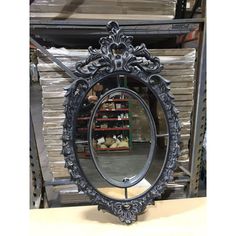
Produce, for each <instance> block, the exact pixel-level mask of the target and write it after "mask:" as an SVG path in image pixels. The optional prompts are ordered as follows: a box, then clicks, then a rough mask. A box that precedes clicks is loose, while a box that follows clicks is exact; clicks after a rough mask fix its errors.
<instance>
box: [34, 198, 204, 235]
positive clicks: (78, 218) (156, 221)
mask: <svg viewBox="0 0 236 236" xmlns="http://www.w3.org/2000/svg"><path fill="white" fill-rule="evenodd" d="M206 203H207V201H206V198H188V199H178V200H164V201H157V202H156V205H155V206H148V207H147V209H146V211H145V213H144V214H142V215H140V216H138V221H137V222H135V223H134V224H132V225H125V224H123V223H121V222H120V221H119V219H118V218H116V217H115V216H113V215H111V214H109V213H103V212H102V211H98V210H97V207H96V206H80V207H63V208H47V209H34V210H30V235H32V236H38V235H40V236H46V235H51V236H54V235H55V236H61V235H67V236H72V235H73V236H75V235H85V236H89V235H95V236H100V235H102V236H114V235H120V236H126V235H128V236H131V235H135V236H137V235H143V236H151V235H157V236H163V235H164V236H169V235H170V236H178V235H181V236H185V235H188V236H189V235H194V236H199V235H201V236H203V235H206V234H207V232H206Z"/></svg>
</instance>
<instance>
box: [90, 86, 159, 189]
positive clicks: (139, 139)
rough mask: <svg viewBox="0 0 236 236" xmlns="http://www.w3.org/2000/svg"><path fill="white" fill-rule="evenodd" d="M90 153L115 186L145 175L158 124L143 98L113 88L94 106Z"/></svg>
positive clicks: (105, 176) (104, 174)
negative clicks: (155, 122)
mask: <svg viewBox="0 0 236 236" xmlns="http://www.w3.org/2000/svg"><path fill="white" fill-rule="evenodd" d="M88 138H89V145H90V152H91V156H92V158H93V161H94V163H95V165H96V168H97V170H98V171H99V172H100V174H101V176H102V177H103V178H104V179H105V180H106V181H108V182H109V183H110V184H112V185H113V186H116V187H123V188H125V187H131V186H133V185H135V184H136V183H138V182H139V181H141V180H142V179H143V177H144V176H145V174H146V172H147V170H148V168H149V166H150V163H151V162H152V158H153V156H154V153H155V147H156V145H155V142H156V139H155V124H154V121H153V118H152V115H151V113H150V111H149V108H148V106H147V105H146V103H145V102H144V101H143V99H142V98H141V97H140V96H138V94H136V93H135V92H133V91H131V90H129V89H124V88H122V89H113V90H110V91H109V92H107V93H106V94H104V96H102V97H101V98H100V100H99V101H98V102H97V104H96V106H95V107H94V110H93V114H92V117H91V121H90V125H89V137H88Z"/></svg>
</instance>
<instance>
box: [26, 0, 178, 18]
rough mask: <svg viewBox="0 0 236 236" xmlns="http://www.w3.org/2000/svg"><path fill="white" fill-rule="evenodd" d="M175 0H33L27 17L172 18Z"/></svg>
mask: <svg viewBox="0 0 236 236" xmlns="http://www.w3.org/2000/svg"><path fill="white" fill-rule="evenodd" d="M176 2H177V0H132V1H127V0H99V1H96V0H83V1H76V0H74V1H71V0H57V1H54V0H35V1H34V2H33V3H32V4H31V7H30V12H31V13H30V17H31V18H35V19H36V18H37V19H39V18H47V19H54V20H55V19H57V20H70V19H106V20H109V19H110V20H118V19H119V20H122V19H125V20H158V19H162V20H163V19H173V18H174V16H175V8H176Z"/></svg>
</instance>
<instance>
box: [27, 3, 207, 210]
mask: <svg viewBox="0 0 236 236" xmlns="http://www.w3.org/2000/svg"><path fill="white" fill-rule="evenodd" d="M134 2H135V3H134ZM205 16H206V1H205V0H153V1H152V0H150V1H142V0H135V1H132V2H131V1H125V0H114V1H112V0H104V1H95V0H84V1H76V0H66V1H62V0H58V1H56V2H55V1H53V0H34V1H33V0H32V1H30V63H29V64H30V174H31V176H30V191H29V192H30V208H31V209H35V208H36V209H38V208H54V207H67V206H84V205H85V206H88V205H91V204H92V203H91V201H90V199H89V197H88V196H87V195H86V194H84V193H83V192H82V191H78V188H77V186H76V184H75V183H74V182H73V181H72V180H71V178H70V174H69V172H68V169H67V168H65V160H64V155H63V153H62V133H63V122H64V119H65V114H64V107H63V103H64V100H65V98H64V95H65V93H66V90H65V89H64V88H65V87H67V86H69V85H70V84H71V79H70V77H69V76H68V73H67V69H66V68H64V67H63V65H65V66H66V67H67V68H68V69H69V70H70V71H72V72H75V70H76V67H75V65H76V63H77V62H79V61H83V60H85V59H86V57H87V56H88V48H89V47H90V46H92V48H97V49H99V48H100V45H99V39H100V38H101V37H104V36H107V30H106V25H107V22H108V21H110V20H114V21H117V22H118V23H119V25H120V27H121V28H122V30H123V31H124V33H125V34H126V35H132V36H133V42H132V43H133V45H134V46H137V45H140V44H142V43H144V44H145V45H146V47H147V49H148V50H149V52H150V54H151V55H152V56H157V57H158V58H159V59H160V61H161V63H162V65H163V70H162V71H161V72H160V75H161V76H163V77H164V78H165V79H167V80H169V81H170V82H171V84H170V90H171V93H172V94H173V96H174V98H175V102H174V103H175V106H176V108H177V109H178V111H179V114H178V116H179V120H180V122H181V143H180V148H181V154H180V156H179V158H178V160H177V168H176V170H175V172H174V179H173V181H171V182H169V183H168V184H167V190H166V191H165V193H164V194H163V195H162V196H161V199H162V200H168V199H184V198H192V197H205V196H206V192H207V191H206V65H205V63H206V62H205V60H206V51H205V50H206V49H205V47H206V46H205V44H206V42H205V34H206V27H205ZM61 64H62V65H61ZM117 81H118V80H117V78H107V79H106V80H104V81H103V83H97V84H96V85H95V86H94V87H93V88H91V90H90V91H89V93H88V96H87V97H86V99H84V100H83V102H82V103H83V104H84V109H82V110H79V111H78V117H77V131H78V132H77V133H76V148H77V153H78V159H79V161H80V164H81V166H82V167H83V171H84V173H85V174H86V176H87V177H88V179H89V180H90V182H91V183H92V185H93V186H94V187H96V188H98V189H99V191H101V192H102V193H103V194H105V195H107V196H113V197H115V198H117V199H124V198H125V194H124V192H122V189H119V188H115V187H112V186H111V185H110V183H108V182H106V181H104V179H103V178H102V177H101V176H100V175H99V174H97V172H96V173H95V172H94V171H93V170H94V169H95V166H94V165H95V164H94V161H92V160H91V158H90V152H91V150H89V146H88V143H89V137H88V135H87V131H88V128H89V124H90V126H91V128H92V129H91V130H92V132H91V139H92V144H91V149H92V151H93V152H94V156H95V159H96V160H97V162H96V163H97V165H98V167H100V168H101V169H102V171H103V172H104V173H105V175H108V176H109V175H110V176H111V175H112V176H113V178H114V179H115V180H119V181H123V179H124V177H125V178H131V177H132V176H134V175H135V174H136V173H137V172H138V171H141V169H142V166H143V165H144V163H145V162H146V160H147V158H148V152H149V149H150V146H151V145H152V142H151V130H152V127H151V126H150V120H149V119H150V118H149V116H148V113H147V112H146V110H145V109H144V108H143V107H142V106H141V109H140V101H138V100H137V99H135V96H134V95H130V94H127V93H126V92H118V93H115V94H110V95H106V93H108V92H109V91H110V90H111V89H113V88H114V87H116V86H117V83H118V82H117ZM119 86H122V87H124V88H129V89H132V91H134V92H135V93H137V94H139V96H140V97H142V99H143V100H144V101H145V104H146V105H147V107H148V109H149V110H150V111H151V114H152V117H153V118H152V119H153V122H154V123H155V127H156V129H157V133H158V134H160V136H161V137H160V138H159V139H158V141H157V151H156V155H155V158H154V159H153V162H152V164H151V167H150V169H149V171H148V173H147V174H146V176H145V179H144V181H142V182H141V183H140V185H139V186H138V190H137V189H135V188H130V189H129V190H128V193H126V195H127V194H128V195H129V196H137V195H138V194H141V193H142V192H143V191H146V190H147V189H149V187H150V186H151V185H152V183H153V182H154V181H155V179H156V178H157V176H158V174H159V173H160V172H161V169H162V166H163V163H164V159H165V155H166V154H165V153H166V150H167V147H168V141H167V138H166V137H165V135H166V134H167V136H168V129H167V125H166V121H165V114H164V110H163V109H162V106H161V104H160V103H158V102H155V101H154V99H153V97H152V94H151V92H150V91H149V90H148V89H147V88H146V87H145V86H143V85H142V84H141V83H137V81H135V80H134V79H132V78H130V77H129V76H121V77H120V78H119ZM104 94H105V96H103V95H104ZM100 97H101V98H103V99H102V100H101V102H100V104H97V101H100V99H99V98H100ZM94 107H97V112H96V114H95V116H94V118H93V119H90V118H91V115H92V111H93V108H94ZM114 166H115V167H116V168H114ZM125 167H126V168H125ZM111 188H113V190H114V191H113V192H112V193H111V192H110V189H111ZM107 189H108V190H109V191H107ZM140 189H141V190H140ZM112 194H113V195H112Z"/></svg>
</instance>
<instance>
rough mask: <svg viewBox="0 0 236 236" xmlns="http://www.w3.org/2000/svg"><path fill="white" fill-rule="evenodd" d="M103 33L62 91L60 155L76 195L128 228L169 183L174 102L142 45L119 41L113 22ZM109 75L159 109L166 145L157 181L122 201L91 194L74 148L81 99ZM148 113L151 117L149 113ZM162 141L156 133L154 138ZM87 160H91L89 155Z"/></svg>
mask: <svg viewBox="0 0 236 236" xmlns="http://www.w3.org/2000/svg"><path fill="white" fill-rule="evenodd" d="M107 29H108V32H109V36H107V37H103V38H101V39H100V41H99V42H100V45H101V47H100V50H97V49H92V47H89V48H88V52H89V56H88V58H87V59H86V60H85V61H82V62H79V63H77V65H76V72H75V75H76V76H77V77H78V79H76V80H75V81H74V82H73V83H72V84H71V86H70V87H69V88H67V89H66V90H67V92H66V94H65V104H64V106H65V121H64V124H63V137H62V140H63V154H64V156H65V166H66V167H67V168H68V169H69V173H70V175H71V178H72V180H73V181H74V182H75V183H76V184H77V186H78V190H79V191H83V192H84V193H86V194H87V195H88V196H89V197H90V199H91V201H92V203H94V204H98V209H99V210H100V209H103V210H106V211H108V212H110V213H112V214H114V215H115V216H117V217H119V219H120V220H121V221H122V222H125V223H126V224H130V223H132V222H134V221H136V220H137V215H138V214H140V213H142V212H143V211H144V210H145V208H146V206H147V205H149V204H154V200H156V199H158V198H160V197H161V194H162V193H163V192H164V190H165V188H166V184H167V182H169V181H171V180H172V179H173V170H174V169H175V166H176V161H177V158H178V156H179V154H180V147H179V141H180V124H179V120H178V117H177V113H178V112H177V110H176V108H175V106H174V104H173V99H174V98H173V97H172V96H171V95H170V93H169V91H170V89H169V88H168V85H169V84H170V82H169V81H167V80H165V79H164V78H163V77H162V76H160V75H159V73H160V71H161V69H162V66H161V64H160V60H159V58H158V57H152V56H151V55H150V53H149V52H148V50H147V49H146V46H145V45H144V44H141V45H140V46H137V47H134V46H133V45H132V44H131V42H132V38H133V37H132V36H126V35H124V34H123V33H122V31H121V30H120V28H119V25H118V24H117V23H116V22H109V23H108V24H107ZM114 75H115V76H119V75H128V76H129V77H132V78H134V79H136V80H137V81H139V82H141V83H143V84H144V85H145V86H147V87H148V89H149V90H150V91H151V92H152V93H153V94H154V95H155V97H156V99H157V101H158V102H159V103H160V104H161V106H162V109H163V111H164V114H165V119H166V123H167V128H168V134H167V136H168V141H169V142H168V143H169V144H168V146H167V151H166V158H165V162H164V164H163V168H162V170H161V173H160V174H159V176H158V178H157V179H156V181H155V182H154V184H153V185H152V186H151V187H150V188H149V189H148V190H147V191H146V192H144V193H143V194H141V195H139V196H138V197H136V198H132V199H124V200H117V199H112V198H109V197H107V196H105V195H103V194H102V193H100V192H99V191H98V190H97V189H96V188H94V186H93V185H92V184H91V183H90V182H89V181H88V179H87V178H86V176H85V174H84V172H83V169H82V168H81V166H80V163H79V161H78V159H77V154H76V146H75V134H76V122H77V119H76V118H77V115H78V112H79V109H80V107H81V105H82V101H83V99H84V98H85V97H86V95H87V93H88V92H89V90H90V89H91V88H92V87H93V86H94V85H95V84H96V83H98V82H99V81H102V80H103V79H104V78H107V77H109V76H114ZM148 113H149V115H150V116H152V115H151V113H150V111H149V110H148ZM89 132H91V131H89V130H88V135H90V136H91V134H89ZM155 133H156V130H155ZM161 136H162V135H161V134H157V133H156V138H158V137H161ZM155 143H156V142H155ZM90 154H91V156H92V153H90ZM99 173H100V172H99ZM139 179H140V178H139ZM138 181H139V180H138Z"/></svg>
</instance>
